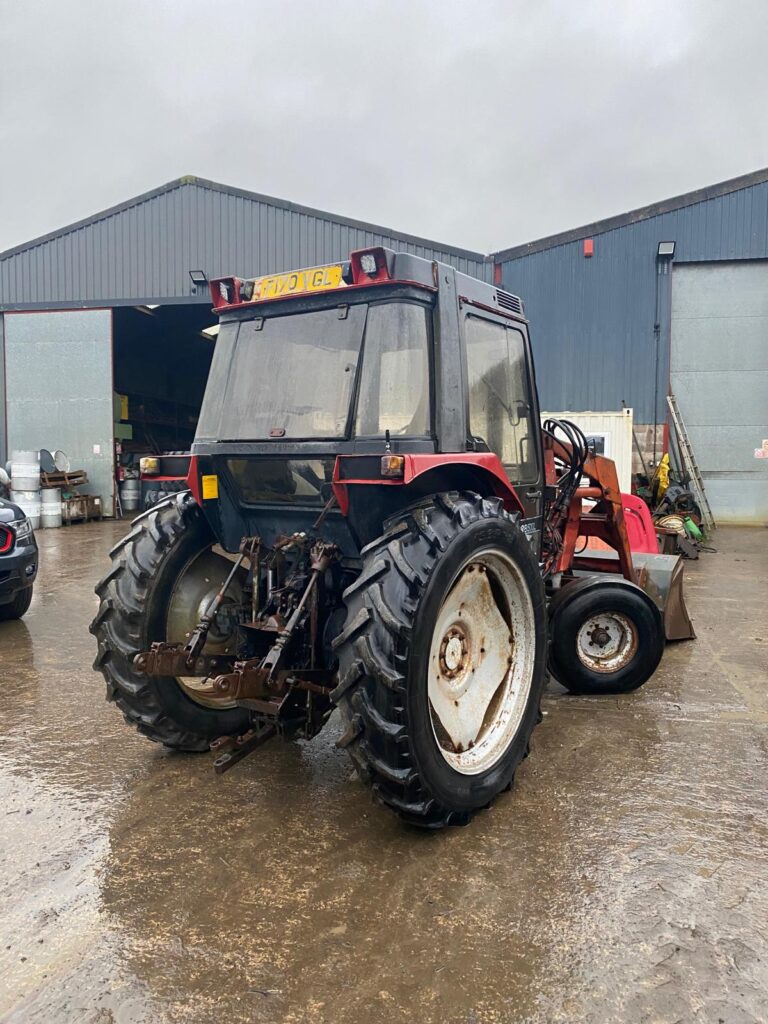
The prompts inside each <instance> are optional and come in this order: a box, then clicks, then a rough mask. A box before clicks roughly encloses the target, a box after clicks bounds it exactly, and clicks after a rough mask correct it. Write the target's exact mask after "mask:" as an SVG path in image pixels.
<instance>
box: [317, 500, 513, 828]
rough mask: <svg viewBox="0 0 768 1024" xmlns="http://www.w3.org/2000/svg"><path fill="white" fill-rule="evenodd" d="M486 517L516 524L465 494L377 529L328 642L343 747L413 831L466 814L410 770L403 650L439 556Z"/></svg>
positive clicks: (459, 820)
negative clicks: (335, 665) (339, 626)
mask: <svg viewBox="0 0 768 1024" xmlns="http://www.w3.org/2000/svg"><path fill="white" fill-rule="evenodd" d="M492 516H495V517H497V518H498V517H502V518H505V519H507V520H508V521H510V522H512V523H516V522H517V521H518V520H519V515H518V514H513V513H509V512H506V511H504V510H503V508H502V503H501V502H500V501H499V500H498V499H494V498H483V497H481V496H480V495H477V494H474V493H470V492H448V493H443V494H440V495H436V496H434V497H433V498H431V499H424V500H422V501H420V502H418V503H417V504H414V505H413V506H412V507H411V508H409V509H407V510H406V511H404V512H402V513H400V514H399V515H398V516H397V517H396V518H394V519H391V520H389V521H387V522H385V524H384V532H383V534H382V536H381V537H379V538H377V539H376V540H374V541H372V542H371V543H370V544H368V545H367V546H366V548H364V549H363V568H362V572H361V575H360V577H358V579H357V580H356V581H355V582H354V583H353V584H352V585H351V586H350V587H348V588H347V590H346V591H345V600H346V602H347V607H348V622H349V623H350V626H349V627H347V628H345V629H344V630H343V631H342V633H341V634H340V635H339V636H338V638H337V641H336V642H335V645H334V646H335V648H336V651H337V654H338V657H339V679H340V682H339V685H338V686H337V687H336V689H335V690H334V691H333V693H332V694H331V698H332V700H333V701H334V702H335V703H336V704H337V705H338V707H339V710H340V713H341V718H342V722H343V726H344V728H345V730H346V732H345V733H344V739H345V741H346V743H345V746H346V749H347V751H348V753H349V754H350V756H351V758H352V761H353V763H354V764H355V766H356V768H357V770H358V773H359V774H360V775H361V777H362V778H363V779H364V780H365V781H368V782H369V783H370V785H371V789H372V793H373V797H374V799H375V800H376V801H378V802H379V803H382V804H384V805H385V806H387V807H388V808H389V809H390V810H392V811H394V812H395V814H397V815H398V816H399V817H400V818H401V819H403V821H405V822H407V823H409V824H412V825H417V826H419V827H421V828H430V829H435V828H443V827H445V826H446V825H452V824H455V825H464V824H467V823H468V821H469V820H470V818H471V817H472V813H473V812H464V811H461V812H457V811H453V810H451V809H449V808H447V807H445V806H443V805H441V804H440V802H439V801H438V800H437V799H435V797H434V796H433V794H432V793H430V792H429V791H428V789H427V787H426V785H425V783H424V781H423V779H422V778H421V777H420V775H419V771H418V770H417V767H416V762H415V759H414V757H413V755H412V752H411V747H410V739H409V735H408V723H407V720H406V711H405V707H404V705H405V699H404V695H405V685H406V682H405V677H404V675H403V672H405V671H406V665H407V661H408V657H407V650H408V644H409V642H410V640H411V638H412V635H413V630H414V626H415V616H416V610H417V608H418V605H419V599H420V597H421V595H422V594H423V592H424V590H425V588H426V586H427V584H428V583H429V580H430V576H431V574H432V572H433V570H434V567H435V565H436V564H437V562H438V559H439V555H440V553H441V552H442V551H444V550H445V549H446V547H447V546H448V543H449V541H450V540H451V538H452V537H455V535H456V533H457V531H458V532H460V531H461V530H463V529H465V528H466V527H467V526H468V525H469V524H470V523H473V522H476V521H477V520H478V519H480V518H485V517H492ZM399 581H402V582H399ZM403 584H404V585H403ZM404 591H407V593H404ZM384 646H386V648H387V649H386V650H384V649H383V647H384ZM400 667H402V670H403V671H402V672H399V671H398V668H400Z"/></svg>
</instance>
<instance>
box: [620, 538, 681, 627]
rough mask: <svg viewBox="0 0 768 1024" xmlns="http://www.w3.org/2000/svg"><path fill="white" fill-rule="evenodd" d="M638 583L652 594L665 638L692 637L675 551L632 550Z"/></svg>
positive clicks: (679, 560) (679, 561)
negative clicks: (666, 552) (668, 552)
mask: <svg viewBox="0 0 768 1024" xmlns="http://www.w3.org/2000/svg"><path fill="white" fill-rule="evenodd" d="M632 562H633V564H634V566H635V569H636V570H638V575H639V579H638V583H639V584H640V586H641V587H642V588H643V590H644V591H645V592H646V593H647V594H648V596H649V597H651V598H653V600H654V601H655V602H656V604H657V605H658V607H659V610H660V611H661V613H662V616H663V617H664V635H665V636H666V638H667V640H695V639H696V633H695V631H694V629H693V625H692V623H691V620H690V617H689V615H688V609H687V608H686V607H685V599H684V598H683V560H682V558H681V557H680V556H679V555H651V554H645V553H644V552H640V551H633V552H632Z"/></svg>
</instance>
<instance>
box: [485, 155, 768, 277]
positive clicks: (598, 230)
mask: <svg viewBox="0 0 768 1024" xmlns="http://www.w3.org/2000/svg"><path fill="white" fill-rule="evenodd" d="M765 181H768V167H764V168H762V170H759V171H751V172H750V173H749V174H740V175H739V176H738V177H737V178H729V179H728V180H727V181H721V182H719V183H718V184H716V185H707V186H706V187H705V188H697V189H694V191H693V192H686V193H685V194H684V195H681V196H673V197H672V198H671V199H662V200H661V201H660V202H657V203H649V204H648V206H641V207H639V208H638V209H636V210H630V211H629V213H620V214H618V215H616V216H614V217H606V218H604V219H603V220H596V221H593V222H592V223H591V224H585V225H583V226H582V227H579V228H571V229H569V230H568V231H561V232H558V234H556V235H547V236H546V237H544V238H539V239H537V240H536V241H533V242H524V243H523V244H522V245H515V246H512V248H510V249H501V250H500V251H499V252H494V253H491V256H490V257H489V258H490V259H492V260H493V261H494V262H495V263H503V262H506V261H508V260H516V259H519V258H520V257H521V256H529V255H531V253H534V252H542V251H543V250H544V249H554V248H555V246H558V245H566V244H568V243H569V242H578V241H580V240H581V239H582V238H590V237H592V236H593V235H601V234H604V233H605V232H606V231H614V230H615V229H616V228H622V227H626V226H627V225H628V224H636V223H637V222H638V221H643V220H648V219H650V218H651V217H657V216H658V215H659V214H662V213H671V212H672V211H674V210H682V209H683V208H684V207H686V206H694V205H695V204H696V203H703V202H706V201H707V200H708V199H717V198H719V197H720V196H726V195H729V194H730V193H731V192H738V191H740V190H741V189H745V188H751V187H752V186H753V185H761V184H762V183H763V182H765Z"/></svg>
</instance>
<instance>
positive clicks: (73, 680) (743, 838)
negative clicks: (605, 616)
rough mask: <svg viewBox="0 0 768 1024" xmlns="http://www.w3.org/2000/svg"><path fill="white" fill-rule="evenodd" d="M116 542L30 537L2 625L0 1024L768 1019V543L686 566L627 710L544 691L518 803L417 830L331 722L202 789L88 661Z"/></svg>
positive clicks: (101, 528) (59, 534) (114, 528)
mask: <svg viewBox="0 0 768 1024" xmlns="http://www.w3.org/2000/svg"><path fill="white" fill-rule="evenodd" d="M126 530H127V526H126V524H121V523H108V522H105V523H101V524H98V523H97V524H88V525H82V526H72V527H68V528H65V529H61V530H50V531H41V533H40V534H39V540H40V543H41V549H42V551H41V572H40V576H39V579H38V583H37V587H36V594H35V598H34V602H33V605H32V608H31V609H30V612H29V613H28V615H27V617H26V618H25V619H24V620H23V621H21V622H18V623H0V670H1V672H0V675H1V678H2V690H3V699H2V701H1V702H0V1021H2V1022H4V1024H20V1022H24V1024H27V1022H29V1024H36V1022H45V1024H59V1022H65V1024H69V1022H78V1024H111V1022H118V1024H138V1022H148V1024H176V1022H193V1024H208V1022H217V1024H218V1022H222V1021H226V1022H227V1024H239V1022H245V1021H248V1022H270V1024H273V1022H321V1024H323V1022H329V1024H330V1022H333V1024H346V1022H365V1024H367V1022H372V1024H377V1022H386V1024H389V1022H401V1021H402V1022H405V1021H409V1022H410V1021H419V1022H432V1021H441V1022H448V1024H454V1022H456V1024H458V1022H467V1024H485V1022H488V1024H491V1022H536V1024H540V1022H541V1024H544V1022H546V1024H550V1022H560V1021H564V1022H569V1024H572V1022H589V1024H609V1022H610V1024H616V1022H628V1024H646V1022H649V1024H650V1022H653V1024H688V1022H695V1024H704V1022H706V1024H710V1022H711V1024H718V1022H723V1024H756V1022H764V1021H766V1020H768V787H766V763H767V761H768V742H767V741H768V667H767V666H768V616H767V614H766V609H767V608H768V531H766V530H759V529H751V530H749V529H721V530H719V531H718V532H717V534H716V537H715V539H714V544H715V545H716V546H717V548H718V553H716V554H707V555H703V556H702V558H701V559H700V561H698V562H694V563H688V564H687V567H686V597H687V601H688V606H689V609H690V611H691V614H692V616H693V618H694V622H695V626H696V629H697V631H698V634H699V636H698V639H697V640H696V641H692V642H686V643H681V644H677V645H671V646H670V647H668V648H667V652H666V654H665V657H664V660H663V662H662V665H661V668H660V669H659V671H658V672H657V674H656V675H655V676H654V678H653V679H652V680H651V681H650V682H649V683H648V684H647V685H646V686H645V687H644V688H642V689H641V690H639V691H638V692H636V693H634V694H631V695H628V696H624V697H619V698H601V699H596V698H575V697H568V696H567V695H565V694H564V693H563V692H562V690H561V689H560V687H559V686H557V685H556V684H554V683H553V684H551V685H550V688H549V691H548V694H547V698H546V701H545V705H544V707H545V718H544V721H543V723H542V724H541V726H540V727H539V728H538V729H537V731H536V734H535V739H534V744H533V752H532V756H531V757H530V758H529V759H528V760H527V761H526V762H525V763H524V765H523V767H522V769H521V770H520V772H519V774H518V778H517V781H516V784H515V787H514V788H513V790H512V791H511V792H510V793H507V794H505V795H504V796H502V797H501V798H500V799H498V800H497V801H496V803H495V804H494V805H493V807H492V808H491V809H490V810H488V811H485V812H483V813H481V814H480V815H478V816H477V817H476V818H475V820H474V821H473V822H472V824H471V825H470V826H469V827H467V828H463V829H451V830H449V831H446V832H443V833H440V834H437V835H432V834H421V833H418V832H414V831H411V830H408V829H406V828H404V827H403V826H401V825H400V824H399V823H398V821H397V820H396V819H395V818H394V817H392V816H391V815H390V814H389V813H388V812H386V811H384V810H383V809H380V808H377V807H375V806H374V805H372V804H371V803H370V800H369V797H368V793H367V791H366V790H365V789H364V788H363V786H362V785H361V784H360V783H359V782H357V781H356V780H355V779H354V777H352V776H351V773H350V766H349V763H348V761H347V758H346V755H345V754H344V753H343V752H342V751H340V750H337V749H335V747H334V745H333V744H334V739H335V736H336V735H337V726H336V724H335V721H333V720H332V722H331V724H330V725H329V727H328V729H327V730H326V732H324V733H322V734H321V735H320V736H319V737H317V738H316V739H315V740H313V741H312V742H311V743H293V744H279V743H277V742H276V743H274V744H272V745H268V746H266V747H264V748H262V749H261V750H260V751H257V752H256V753H255V754H254V755H253V756H252V757H250V758H248V759H246V760H245V761H243V762H242V763H241V764H240V765H239V766H237V767H236V768H235V769H233V770H232V771H231V772H230V773H228V774H227V775H225V776H221V777H217V776H215V775H214V774H213V772H212V770H211V759H210V758H209V757H208V756H206V755H201V756H189V755H175V754H169V753H167V752H165V751H164V750H163V749H162V748H159V747H157V746H155V745H154V744H151V743H149V742H148V741H146V740H144V739H142V738H141V737H139V736H138V735H136V734H135V733H134V732H133V731H132V730H131V729H130V728H128V726H126V725H125V724H124V723H123V720H122V717H121V716H120V714H119V713H118V712H117V710H116V709H115V708H114V706H112V705H109V704H107V703H106V702H105V700H104V684H103V681H102V679H101V676H99V675H97V674H96V673H94V672H93V671H92V670H91V663H92V660H93V656H94V642H93V638H92V637H91V636H90V635H89V633H88V628H87V627H88V623H89V622H90V620H91V618H92V616H93V614H94V611H95V608H96V599H95V597H94V594H93V586H94V583H95V582H96V580H97V578H98V577H99V576H100V575H101V574H102V573H103V571H104V570H105V567H106V565H107V562H106V553H107V550H108V549H109V547H110V546H111V545H112V544H113V543H114V542H115V541H116V540H117V539H118V538H119V537H120V536H121V535H122V534H123V533H124V532H125V531H126Z"/></svg>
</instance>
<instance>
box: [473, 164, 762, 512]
mask: <svg viewBox="0 0 768 1024" xmlns="http://www.w3.org/2000/svg"><path fill="white" fill-rule="evenodd" d="M660 243H670V244H667V245H666V246H664V245H662V246H661V248H660ZM672 243H673V244H672ZM493 260H494V264H495V267H494V272H495V280H496V282H497V283H499V284H503V286H504V287H505V288H507V289H509V290H511V291H513V292H515V294H518V295H521V296H523V297H524V299H525V305H526V313H527V315H528V317H529V319H530V320H531V324H532V340H533V346H534V351H535V354H536V368H537V377H538V381H539V388H540V391H541V396H542V397H541V400H542V405H543V406H544V407H545V408H550V409H574V410H578V409H584V410H586V409H596V410H607V409H619V408H620V407H621V406H622V403H625V404H626V405H627V406H632V407H633V408H634V410H635V422H636V424H639V426H640V431H639V433H640V435H641V436H644V437H649V438H650V439H651V440H650V442H649V447H650V450H651V453H653V451H654V450H655V452H656V454H657V456H658V455H659V454H660V453H661V451H662V446H663V443H664V436H663V434H664V431H665V424H666V422H667V415H666V395H667V391H668V388H669V387H670V386H671V388H672V390H673V391H674V392H675V394H676V395H677V397H678V401H679V405H680V410H681V412H682V415H683V419H684V421H685V423H686V426H687V428H688V431H689V434H690V437H691V442H692V444H693V447H694V451H695V453H696V456H697V460H698V462H699V465H700V467H701V469H702V473H703V477H704V481H705V485H706V487H707V492H708V495H709V498H710V502H711V503H712V505H713V509H714V512H715V516H716V518H719V519H720V520H722V521H731V522H749V523H754V522H758V523H763V522H766V521H768V458H763V457H762V456H758V451H760V450H761V448H762V444H763V440H765V439H768V168H766V169H764V170H761V171H756V172H754V173H752V174H746V175H742V176H741V177H738V178H733V179H731V180H729V181H725V182H722V183H720V184H718V185H713V186H710V187H709V188H704V189H699V190H697V191H695V192H690V193H688V194H686V195H683V196H678V197H676V198H674V199H668V200H665V201H663V202H660V203H654V204H651V205H650V206H645V207H643V208H641V209H638V210H633V211H632V212H630V213H626V214H622V215H621V216H618V217H611V218H609V219H607V220H602V221H598V222H596V223H593V224H587V225H585V226H584V227H581V228H576V229H574V230H572V231H566V232H563V233H561V234H558V235H553V236H551V237H548V238H543V239H540V240H539V241H536V242H531V243H529V244H527V245H521V246H516V247H515V248H513V249H507V250H504V251H502V252H497V253H494V254H493Z"/></svg>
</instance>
